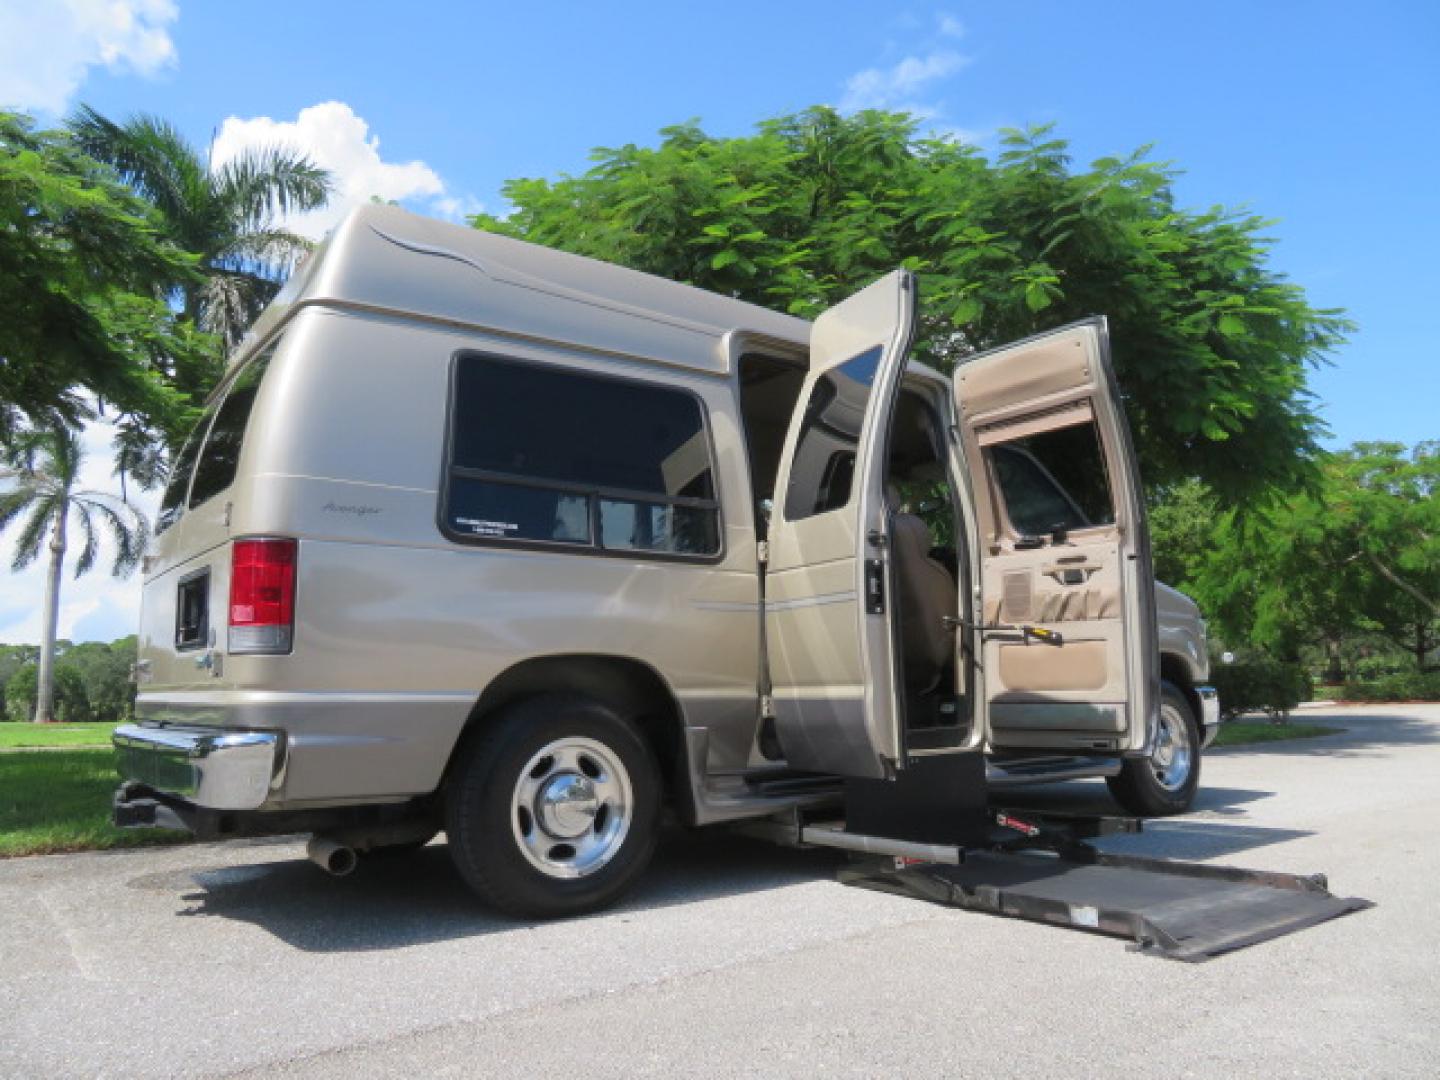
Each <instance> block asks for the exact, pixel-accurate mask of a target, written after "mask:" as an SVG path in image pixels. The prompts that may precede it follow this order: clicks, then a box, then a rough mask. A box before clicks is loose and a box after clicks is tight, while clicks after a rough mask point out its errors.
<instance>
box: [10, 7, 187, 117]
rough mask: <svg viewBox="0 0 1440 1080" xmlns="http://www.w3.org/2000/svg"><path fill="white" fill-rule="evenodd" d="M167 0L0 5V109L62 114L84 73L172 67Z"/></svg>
mask: <svg viewBox="0 0 1440 1080" xmlns="http://www.w3.org/2000/svg"><path fill="white" fill-rule="evenodd" d="M179 14H180V9H179V7H178V5H177V4H176V3H175V0H0V105H7V106H10V107H12V108H19V109H27V110H36V111H43V112H49V113H60V112H63V111H64V110H65V108H66V106H67V105H68V104H69V102H70V98H71V96H72V95H73V94H74V93H75V91H76V90H77V89H78V88H79V87H80V84H81V83H82V82H84V81H85V76H86V75H87V73H88V72H89V70H90V68H92V67H95V66H96V65H104V66H105V67H107V68H109V69H110V70H112V71H126V70H128V71H134V72H136V73H138V74H140V75H154V74H156V73H157V72H159V71H160V70H161V69H163V68H165V67H167V66H170V65H172V64H174V63H175V60H176V53H175V42H174V41H173V40H171V37H170V24H171V23H173V22H174V21H175V20H176V19H177V18H178V17H179Z"/></svg>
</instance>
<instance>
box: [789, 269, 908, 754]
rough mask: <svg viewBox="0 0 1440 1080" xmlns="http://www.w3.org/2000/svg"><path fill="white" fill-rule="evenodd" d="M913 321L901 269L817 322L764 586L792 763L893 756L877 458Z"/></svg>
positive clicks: (896, 718) (894, 717) (890, 647)
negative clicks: (808, 371) (808, 370)
mask: <svg viewBox="0 0 1440 1080" xmlns="http://www.w3.org/2000/svg"><path fill="white" fill-rule="evenodd" d="M914 322H915V279H914V276H913V275H912V274H910V273H909V272H908V271H904V270H897V271H895V272H894V273H892V274H889V275H888V276H886V277H884V278H882V279H880V280H879V281H877V282H875V283H874V284H873V285H871V286H869V287H868V288H866V289H863V290H861V291H860V292H858V293H856V294H855V295H854V296H852V297H850V298H849V299H848V300H846V301H845V302H844V303H842V304H838V305H837V306H835V307H833V308H830V309H829V310H828V311H826V312H825V313H824V314H823V315H821V316H820V318H819V319H817V320H816V321H815V325H814V327H813V328H812V330H811V335H810V373H809V375H808V377H807V379H806V382H805V386H804V387H803V388H802V390H801V394H800V399H799V400H800V407H799V408H798V409H797V412H796V416H795V419H794V420H793V421H792V423H791V425H790V432H789V434H788V435H787V437H786V445H785V452H784V455H783V457H782V462H783V463H782V465H781V469H780V476H779V483H778V485H777V489H776V493H777V497H776V506H775V508H774V512H773V518H772V521H771V525H770V540H769V543H770V557H769V565H768V569H767V573H766V585H765V597H766V599H765V620H766V637H767V644H768V649H769V661H770V680H771V694H772V697H773V701H774V707H775V723H776V727H777V729H778V731H779V735H780V742H781V745H782V746H783V748H784V751H785V757H786V760H787V762H788V763H789V764H790V765H791V766H792V767H793V768H797V769H807V770H813V771H815V772H824V773H834V774H837V775H840V776H854V777H883V776H887V775H890V773H891V770H892V769H893V768H894V767H895V763H896V762H897V761H898V759H899V758H900V755H901V745H902V744H901V733H900V727H899V725H900V723H901V714H900V709H899V705H898V702H897V700H896V687H895V654H894V644H893V641H892V631H891V621H890V618H891V616H890V611H891V603H890V597H889V596H888V595H887V594H888V592H889V580H890V572H889V565H888V558H889V553H888V552H889V549H888V544H887V538H888V534H889V511H888V510H887V507H886V504H885V468H886V460H885V458H886V451H887V448H888V429H889V425H890V421H891V415H892V413H893V411H894V404H895V397H896V394H897V393H898V391H899V383H900V377H901V374H902V372H903V371H904V367H905V359H906V355H907V353H908V351H909V347H910V339H911V336H912V334H913V332H914Z"/></svg>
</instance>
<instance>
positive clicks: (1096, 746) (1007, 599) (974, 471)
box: [954, 319, 1160, 753]
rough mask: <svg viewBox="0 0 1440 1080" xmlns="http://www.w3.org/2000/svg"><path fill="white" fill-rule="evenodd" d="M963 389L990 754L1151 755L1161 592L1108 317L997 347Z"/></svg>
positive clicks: (959, 411) (967, 367)
mask: <svg viewBox="0 0 1440 1080" xmlns="http://www.w3.org/2000/svg"><path fill="white" fill-rule="evenodd" d="M954 388H955V404H956V415H957V417H958V425H957V433H958V436H959V439H960V444H961V447H960V448H961V456H962V458H963V460H964V462H965V467H966V469H967V471H968V473H969V480H970V488H971V497H972V499H973V501H974V504H975V505H974V507H973V511H974V517H975V523H976V532H978V535H977V536H975V537H974V538H973V541H972V542H973V543H975V544H976V547H977V550H976V558H977V560H978V563H979V578H980V594H981V595H980V600H981V605H980V610H981V612H982V613H983V620H984V623H985V624H987V626H986V628H985V629H983V630H982V631H981V632H980V636H981V638H982V640H983V645H982V652H981V665H980V666H981V672H982V674H981V678H982V680H983V685H984V705H985V713H986V726H987V730H988V737H989V741H990V745H991V747H992V748H995V749H1015V750H1064V751H1068V752H1071V753H1077V752H1084V751H1087V750H1089V751H1100V752H1113V751H1137V750H1139V749H1141V748H1142V747H1143V746H1144V745H1145V740H1146V736H1147V733H1148V730H1149V726H1150V724H1151V723H1152V718H1153V717H1154V716H1155V715H1156V710H1157V709H1158V707H1159V690H1160V686H1159V670H1158V669H1159V651H1158V644H1157V641H1156V627H1155V582H1154V578H1153V576H1152V572H1151V566H1150V543H1149V536H1148V533H1147V531H1146V525H1145V504H1144V500H1143V498H1142V495H1141V487H1140V476H1139V469H1138V467H1137V465H1136V462H1135V455H1134V452H1133V450H1132V449H1131V444H1130V434H1129V429H1128V427H1127V426H1126V423H1125V417H1124V414H1123V412H1122V407H1121V402H1120V397H1119V394H1118V392H1117V390H1116V386H1115V380H1114V376H1113V374H1112V372H1111V368H1110V357H1109V343H1108V337H1107V333H1106V326H1105V321H1104V320H1103V319H1092V320H1088V321H1085V322H1080V323H1076V324H1074V325H1071V326H1067V327H1064V328H1062V329H1060V330H1056V331H1053V332H1051V333H1047V334H1041V335H1039V336H1037V337H1033V338H1029V339H1027V340H1025V341H1021V342H1017V343H1015V344H1013V345H1007V346H1004V347H1002V348H999V349H995V350H992V351H990V352H987V353H983V354H981V355H979V356H977V357H975V358H974V359H973V360H971V361H970V362H968V363H966V364H963V365H961V366H960V367H959V368H958V369H957V370H956V373H955V377H954ZM1024 626H1033V627H1038V628H1040V630H1041V632H1042V635H1044V632H1046V631H1049V632H1051V635H1050V636H1048V637H1047V636H1036V635H1034V634H1027V633H1025V632H1024V631H1023V630H1022V629H1020V628H1021V627H1024Z"/></svg>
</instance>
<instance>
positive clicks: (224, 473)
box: [190, 342, 278, 507]
mask: <svg viewBox="0 0 1440 1080" xmlns="http://www.w3.org/2000/svg"><path fill="white" fill-rule="evenodd" d="M276 344H278V342H277V343H276ZM274 355H275V345H274V344H272V345H271V346H270V347H269V348H268V349H266V350H265V351H264V352H262V353H261V354H260V355H259V356H257V357H255V359H253V360H251V361H250V362H249V363H248V364H246V365H245V367H244V368H242V369H241V371H240V374H238V375H237V376H236V377H235V379H234V380H233V381H232V382H231V384H230V389H229V390H227V391H226V392H225V399H224V400H223V401H222V402H221V403H220V408H219V410H218V411H217V412H216V413H215V422H214V423H213V424H212V425H210V434H209V435H208V436H206V439H205V446H204V449H202V450H201V451H200V459H199V461H198V462H197V464H196V466H195V482H194V483H193V484H191V485H190V505H191V506H192V507H194V506H199V505H200V504H201V503H203V502H204V501H205V500H207V499H210V498H212V497H214V496H215V495H218V494H219V493H220V492H222V491H224V490H225V489H226V488H228V487H229V486H230V485H231V484H232V483H234V481H235V469H236V467H237V466H238V465H239V464H240V446H241V443H242V442H243V441H244V439H245V425H246V424H247V423H248V422H249V420H250V410H251V409H252V408H253V407H254V405H255V395H256V393H258V392H259V390H260V382H261V380H263V379H264V378H265V372H266V371H267V370H269V367H270V358H271V357H272V356H274Z"/></svg>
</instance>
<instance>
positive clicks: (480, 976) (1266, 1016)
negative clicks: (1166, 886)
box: [0, 706, 1440, 1080]
mask: <svg viewBox="0 0 1440 1080" xmlns="http://www.w3.org/2000/svg"><path fill="white" fill-rule="evenodd" d="M1303 719H1304V720H1306V721H1307V722H1316V723H1330V724H1334V725H1336V726H1343V727H1345V728H1346V732H1345V733H1344V734H1342V735H1335V736H1328V737H1325V738H1321V739H1311V740H1303V741H1296V742H1288V743H1280V744H1272V745H1269V746H1264V747H1244V748H1236V749H1232V750H1222V751H1218V752H1215V753H1212V754H1211V755H1209V756H1208V757H1207V759H1206V763H1205V775H1204V779H1203V781H1202V783H1203V790H1202V793H1201V795H1200V797H1199V799H1198V802H1197V809H1196V811H1195V812H1194V813H1192V814H1189V815H1187V816H1185V817H1183V818H1178V819H1172V820H1168V821H1163V822H1155V823H1151V824H1150V825H1149V827H1148V830H1147V832H1146V834H1145V835H1143V836H1138V837H1123V838H1115V839H1113V840H1110V841H1108V842H1107V846H1109V847H1111V848H1113V849H1116V850H1126V851H1135V852H1139V853H1145V854H1152V855H1163V856H1169V857H1175V858H1185V859H1204V860H1210V861H1214V862H1218V863H1227V864H1231V865H1240V866H1249V867H1255V868H1264V869H1274V870H1286V871H1292V872H1299V873H1311V872H1314V871H1325V872H1327V873H1328V874H1329V876H1330V885H1331V888H1332V890H1334V891H1335V892H1337V893H1341V894H1345V895H1360V896H1365V897H1368V898H1370V899H1372V900H1374V901H1376V902H1377V904H1378V906H1377V907H1376V908H1374V909H1373V910H1370V911H1364V912H1360V913H1358V914H1355V915H1351V916H1347V917H1345V918H1343V919H1340V920H1338V921H1335V922H1331V923H1327V924H1325V925H1322V926H1319V927H1316V928H1314V929H1310V930H1306V931H1303V932H1301V933H1298V934H1295V935H1292V936H1290V937H1286V938H1282V939H1280V940H1277V941H1272V942H1268V943H1265V944H1262V945H1259V946H1256V947H1254V948H1250V949H1246V950H1244V951H1242V952H1238V953H1234V954H1231V955H1228V956H1223V957H1220V958H1218V959H1216V960H1213V961H1210V962H1209V963H1205V964H1199V965H1189V964H1180V963H1174V962H1169V961H1165V960H1161V959H1156V958H1153V957H1149V956H1143V955H1139V954H1137V953H1134V952H1131V951H1129V950H1127V948H1126V946H1125V945H1124V943H1122V942H1120V941H1118V940H1116V939H1113V938H1105V937H1098V936H1092V935H1087V934H1083V933H1077V932H1075V931H1070V930H1061V929H1055V928H1050V927H1044V926H1039V925H1036V924H1032V923H1024V922H1017V921H1011V920H1006V919H1000V918H996V917H993V916H986V915H980V914H972V913H967V912H962V911H957V910H952V909H947V908H941V907H936V906H932V905H928V904H925V903H922V902H920V901H917V900H912V899H906V898H901V897H895V896H887V895H883V894H880V893H875V892H870V891H865V890H861V889H855V888H849V887H846V886H842V885H839V884H837V883H836V882H835V880H834V874H835V870H836V868H837V866H838V865H839V864H840V861H841V860H840V857H839V856H837V855H834V854H831V853H826V852H795V851H785V850H781V849H777V848H771V847H768V846H766V845H764V844H762V843H759V842H756V841H750V840H744V839H740V838H735V837H730V836H727V835H724V834H704V833H701V834H685V833H683V832H681V831H678V830H677V831H675V832H674V834H673V835H670V836H668V837H667V839H666V842H665V844H664V846H663V847H662V850H661V852H660V855H659V856H658V858H657V861H656V865H655V866H654V868H653V869H652V871H651V873H650V875H649V876H648V877H647V878H646V880H645V881H644V882H643V884H642V886H641V888H640V889H639V890H638V891H637V892H636V893H635V894H634V895H633V896H632V897H631V898H630V899H629V901H628V902H627V903H625V904H624V905H623V906H621V907H619V908H617V909H614V910H612V911H609V912H606V913H604V914H601V915H598V916H593V917H590V918H585V919H576V920H570V921H566V922H555V923H542V924H531V923H522V922H516V921H514V920H509V919H504V918H501V917H498V916H496V915H494V914H492V913H491V912H488V911H486V910H485V909H483V908H481V907H479V906H478V905H477V904H476V903H475V902H474V901H473V900H472V899H471V897H470V896H469V894H468V893H466V892H465V890H464V889H463V888H462V887H461V885H460V884H459V881H458V879H457V878H456V877H455V875H454V874H453V873H452V871H451V869H450V865H449V861H448V858H447V855H446V852H445V848H444V844H443V842H437V843H435V844H432V845H431V846H430V847H429V848H427V849H426V850H424V851H423V852H421V853H419V854H418V855H416V856H413V857H410V858H399V859H393V860H377V861H374V862H371V863H368V864H366V865H364V866H362V867H361V869H360V870H359V871H357V872H356V873H355V874H354V875H352V876H351V877H348V878H343V879H334V878H329V877H326V876H325V875H324V874H322V873H321V872H320V871H319V870H318V869H316V868H315V867H314V866H312V865H311V864H310V863H308V862H306V861H304V854H303V846H302V845H301V844H299V843H297V842H295V841H294V840H284V841H267V842H237V843H231V844H223V845H216V844H207V845H193V846H186V847H180V848H167V849H155V850H151V851H143V852H135V851H130V852H113V853H97V854H87V855H69V856H51V857H44V858H30V859H15V860H10V861H5V862H0V911H3V915H0V1076H6V1077H10V1076H13V1077H52V1076H102V1075H103V1076H146V1077H154V1076H223V1075H233V1074H240V1075H249V1074H254V1075H265V1076H270V1075H280V1076H298V1077H356V1076H417V1075H433V1076H510V1075H577V1076H584V1077H585V1078H586V1080H600V1078H603V1077H612V1076H613V1077H634V1076H646V1075H666V1076H669V1075H675V1074H692V1075H705V1076H776V1075H796V1076H800V1075H804V1076H880V1075H895V1074H904V1075H915V1076H947V1077H951V1076H977V1077H979V1076H983V1077H997V1076H1027V1077H1034V1076H1047V1077H1049V1076H1077V1077H1091V1076H1093V1077H1101V1076H1103V1077H1128V1076H1155V1075H1160V1074H1167V1075H1171V1076H1196V1077H1210V1076H1224V1077H1227V1078H1237V1077H1250V1076H1266V1077H1289V1076H1294V1077H1307V1078H1308V1077H1328V1076H1334V1077H1353V1076H1356V1075H1366V1076H1417V1077H1419V1076H1424V1077H1434V1076H1437V1075H1440V843H1437V840H1440V706H1367V707H1364V708H1359V707H1356V708H1329V709H1324V710H1309V709H1307V710H1306V711H1305V712H1304V714H1303ZM1027 801H1029V802H1031V803H1036V804H1042V805H1045V806H1048V807H1052V808H1056V809H1062V808H1063V809H1068V810H1075V811H1087V810H1096V811H1101V812H1114V808H1113V805H1112V804H1110V803H1109V801H1108V799H1107V798H1106V796H1105V789H1104V787H1103V785H1100V784H1093V783H1077V784H1068V785H1057V786H1054V787H1050V788H1044V789H1037V790H1036V791H1035V792H1033V793H1032V794H1031V795H1029V796H1028V798H1027Z"/></svg>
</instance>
